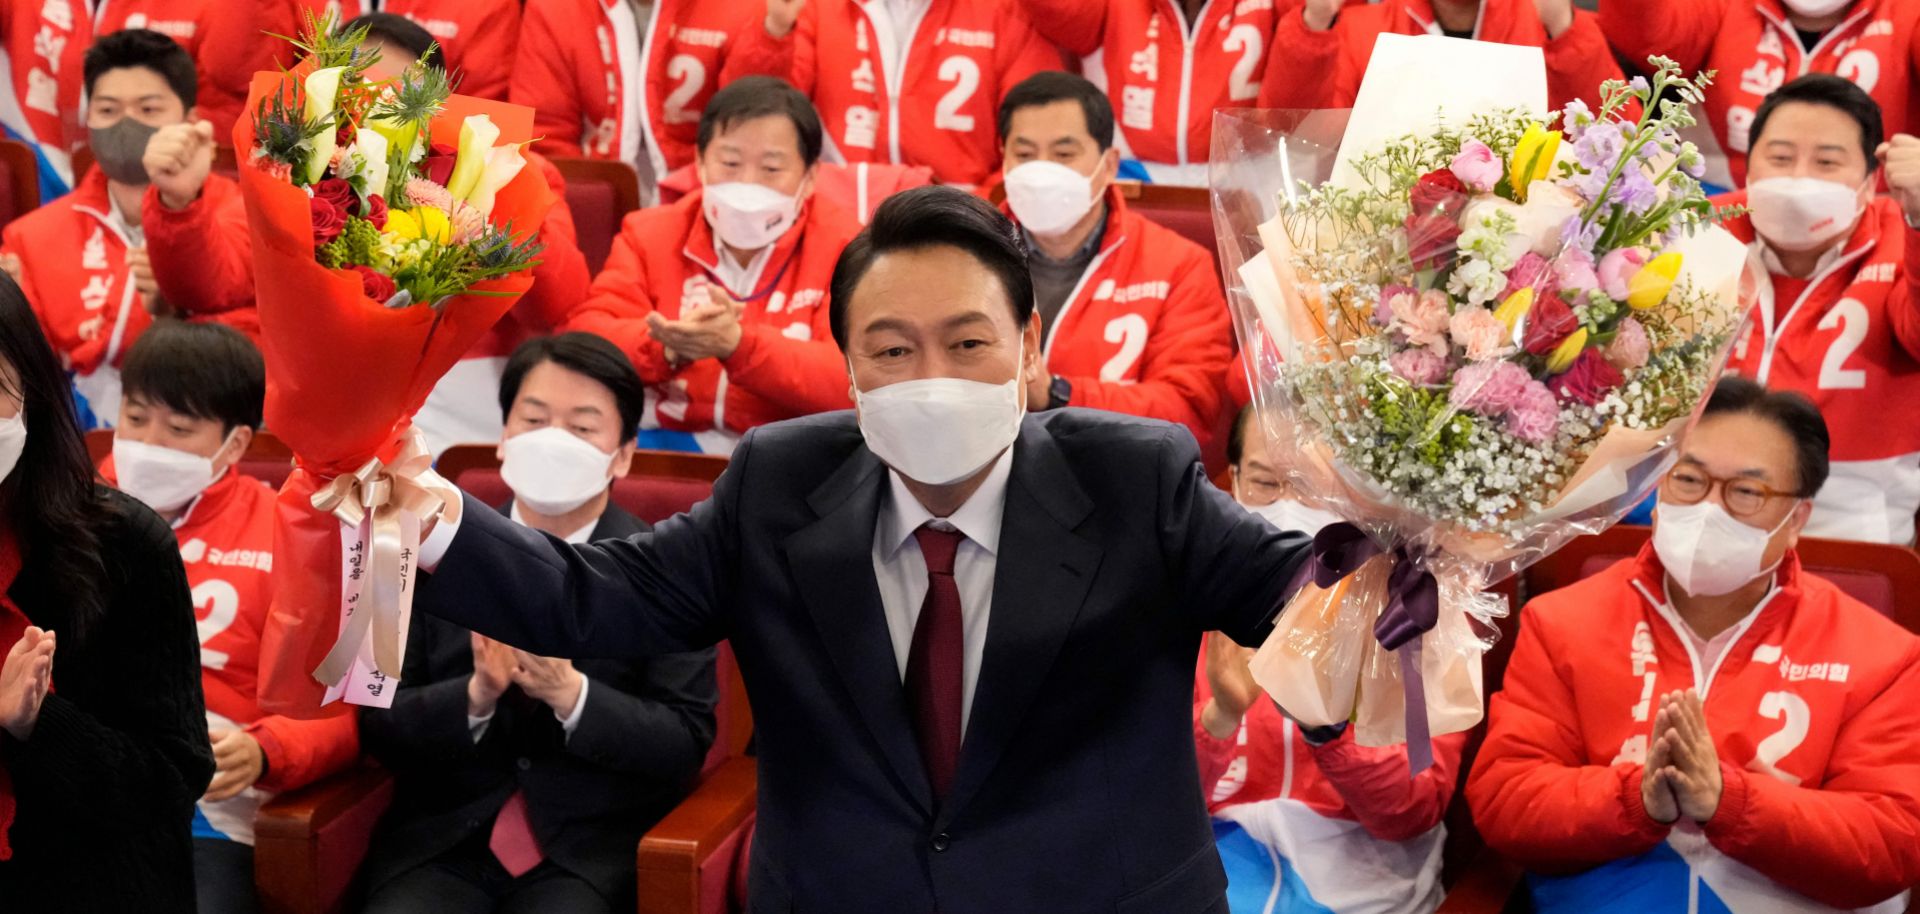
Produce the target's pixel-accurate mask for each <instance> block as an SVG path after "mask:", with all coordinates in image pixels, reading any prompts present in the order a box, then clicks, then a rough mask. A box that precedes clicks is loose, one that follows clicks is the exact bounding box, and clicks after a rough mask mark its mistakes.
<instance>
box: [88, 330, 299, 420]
mask: <svg viewBox="0 0 1920 914" xmlns="http://www.w3.org/2000/svg"><path fill="white" fill-rule="evenodd" d="M120 386H121V388H122V389H123V390H124V391H125V392H126V395H127V396H129V397H139V398H140V399H142V400H146V401H149V402H152V403H157V404H159V405H161V406H164V407H166V408H168V409H170V410H173V411H174V412H177V413H185V414H187V415H189V416H192V417H194V418H196V419H213V420H217V421H218V422H219V423H220V430H221V432H222V433H226V432H231V431H233V430H234V429H235V428H237V427H239V426H242V425H244V426H246V427H248V428H252V429H258V428H259V427H260V410H261V408H262V405H263V404H264V403H265V401H266V397H267V368H266V363H265V362H264V361H263V360H262V359H261V358H260V350H258V349H256V348H254V345H253V341H251V340H249V339H247V337H246V335H245V334H242V333H241V332H240V331H238V330H235V329H233V328H232V327H229V326H227V325H225V324H211V323H187V322H186V321H177V320H163V321H160V322H158V323H155V324H154V325H153V326H152V327H149V328H147V332H145V333H142V334H140V337H139V338H138V339H136V340H134V341H133V347H132V348H130V349H128V350H127V361H126V362H125V364H123V365H122V366H121V367H120Z"/></svg>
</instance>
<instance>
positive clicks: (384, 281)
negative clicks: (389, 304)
mask: <svg viewBox="0 0 1920 914" xmlns="http://www.w3.org/2000/svg"><path fill="white" fill-rule="evenodd" d="M347 269H350V270H352V271H354V272H355V273H358V274H360V293H361V294H362V295H365V296H366V297H368V298H371V299H373V300H374V301H377V302H380V303H381V304H385V303H386V301H387V299H389V298H392V297H393V293H394V292H395V291H397V290H396V289H395V287H394V285H393V278H392V277H390V276H387V275H386V274H384V273H380V272H378V271H375V270H373V269H371V268H369V267H363V266H357V265H356V266H352V267H348V268H347Z"/></svg>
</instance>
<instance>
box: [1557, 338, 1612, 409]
mask: <svg viewBox="0 0 1920 914" xmlns="http://www.w3.org/2000/svg"><path fill="white" fill-rule="evenodd" d="M1621 380H1623V379H1622V378H1621V377H1620V371H1619V369H1616V368H1614V367H1613V366H1612V365H1611V364H1608V362H1607V359H1606V357H1605V356H1602V355H1601V354H1600V352H1599V350H1597V349H1589V350H1587V351H1585V352H1582V353H1580V357H1579V358H1577V359H1574V360H1573V364H1572V365H1570V366H1568V367H1567V370H1566V371H1563V372H1561V373H1559V374H1557V375H1555V376H1554V377H1553V380H1551V381H1548V382H1547V387H1548V389H1550V390H1552V391H1553V392H1554V393H1555V394H1558V395H1559V397H1560V399H1562V400H1571V401H1574V402H1577V403H1585V404H1586V405H1588V406H1592V405H1593V404H1595V403H1598V402H1600V400H1601V398H1602V397H1605V396H1606V395H1607V394H1608V392H1610V391H1612V390H1613V389H1614V388H1616V387H1619V386H1620V382H1621Z"/></svg>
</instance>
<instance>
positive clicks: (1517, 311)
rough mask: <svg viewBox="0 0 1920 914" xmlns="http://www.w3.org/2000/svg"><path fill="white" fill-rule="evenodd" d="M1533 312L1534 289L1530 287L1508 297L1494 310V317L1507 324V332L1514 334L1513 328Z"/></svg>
mask: <svg viewBox="0 0 1920 914" xmlns="http://www.w3.org/2000/svg"><path fill="white" fill-rule="evenodd" d="M1531 310H1533V287H1532V286H1528V287H1526V288H1524V289H1521V290H1520V291H1518V292H1515V293H1513V294H1512V295H1509V296H1507V300H1506V301H1503V302H1501V303H1500V307H1498V308H1495V309H1494V310H1493V316H1494V317H1497V318H1499V319H1500V322H1501V323H1504V324H1506V325H1507V332H1508V333H1512V332H1513V328H1514V327H1515V326H1516V325H1518V324H1519V323H1520V319H1521V318H1523V317H1525V316H1526V315H1527V312H1528V311H1531Z"/></svg>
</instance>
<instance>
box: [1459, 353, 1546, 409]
mask: <svg viewBox="0 0 1920 914" xmlns="http://www.w3.org/2000/svg"><path fill="white" fill-rule="evenodd" d="M1532 381H1533V377H1532V376H1531V375H1529V374H1527V370H1526V369H1525V368H1521V367H1520V366H1519V365H1516V364H1514V363H1512V362H1474V363H1472V364H1470V365H1468V366H1466V367H1465V368H1462V369H1460V370H1459V371H1456V372H1454V373H1453V390H1452V391H1451V392H1449V393H1448V394H1447V402H1448V403H1449V404H1451V405H1452V406H1453V407H1454V408H1455V409H1464V410H1467V411H1469V412H1475V413H1479V414H1480V415H1482V416H1499V415H1504V414H1505V413H1506V412H1507V411H1508V410H1510V409H1512V408H1513V406H1514V404H1515V403H1517V402H1519V397H1520V393H1521V391H1523V390H1525V389H1526V386H1527V385H1528V384H1529V383H1531V382H1532ZM1548 396H1552V394H1548Z"/></svg>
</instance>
